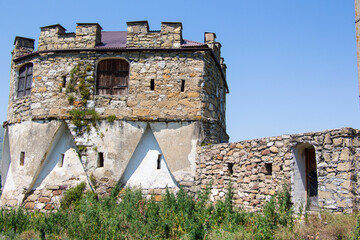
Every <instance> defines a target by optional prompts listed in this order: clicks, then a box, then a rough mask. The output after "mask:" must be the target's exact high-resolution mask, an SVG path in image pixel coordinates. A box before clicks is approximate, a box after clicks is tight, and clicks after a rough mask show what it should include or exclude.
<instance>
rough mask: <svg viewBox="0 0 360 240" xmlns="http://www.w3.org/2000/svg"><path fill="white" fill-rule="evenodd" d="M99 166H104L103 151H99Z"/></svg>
mask: <svg viewBox="0 0 360 240" xmlns="http://www.w3.org/2000/svg"><path fill="white" fill-rule="evenodd" d="M97 167H98V168H100V167H104V153H103V152H99V153H98V161H97Z"/></svg>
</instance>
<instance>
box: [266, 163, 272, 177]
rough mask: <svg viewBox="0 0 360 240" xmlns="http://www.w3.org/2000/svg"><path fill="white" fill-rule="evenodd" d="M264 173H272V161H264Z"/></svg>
mask: <svg viewBox="0 0 360 240" xmlns="http://www.w3.org/2000/svg"><path fill="white" fill-rule="evenodd" d="M265 175H272V163H265Z"/></svg>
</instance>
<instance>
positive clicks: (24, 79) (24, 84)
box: [16, 62, 34, 98]
mask: <svg viewBox="0 0 360 240" xmlns="http://www.w3.org/2000/svg"><path fill="white" fill-rule="evenodd" d="M33 71H34V64H33V63H31V62H29V63H26V64H24V65H22V66H21V67H20V68H19V71H18V81H17V87H16V97H17V98H23V97H27V96H30V95H31V88H32V79H33Z"/></svg>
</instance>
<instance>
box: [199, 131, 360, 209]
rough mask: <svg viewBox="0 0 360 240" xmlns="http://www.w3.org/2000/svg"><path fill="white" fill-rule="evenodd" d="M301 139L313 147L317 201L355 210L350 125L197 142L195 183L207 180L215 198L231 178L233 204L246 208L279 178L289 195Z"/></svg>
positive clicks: (358, 144) (359, 146)
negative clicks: (224, 141)
mask: <svg viewBox="0 0 360 240" xmlns="http://www.w3.org/2000/svg"><path fill="white" fill-rule="evenodd" d="M304 144H307V145H306V146H310V145H311V146H313V147H314V148H315V155H316V164H317V178H318V207H319V208H320V209H325V210H329V211H334V212H343V211H346V212H351V211H353V210H358V209H359V179H360V172H359V170H360V169H359V160H360V132H359V130H355V129H351V128H343V129H334V130H328V131H323V132H310V133H304V134H294V135H282V136H278V137H268V138H261V139H254V140H246V141H241V142H235V143H226V144H215V145H209V146H204V147H199V148H198V161H197V164H198V165H197V177H198V181H199V184H200V185H201V188H205V187H206V186H207V185H209V184H211V186H212V191H211V197H212V199H214V200H219V199H224V197H225V195H226V192H227V188H228V186H229V183H230V182H231V184H232V187H233V189H234V193H235V195H234V202H235V204H236V206H238V207H240V208H243V209H246V210H250V211H258V210H261V209H262V206H263V205H264V203H266V202H267V200H269V199H270V197H271V196H273V195H274V194H275V193H276V192H277V191H278V190H279V189H280V188H281V187H282V186H283V185H284V184H287V185H288V186H289V187H290V189H291V191H292V196H293V199H294V196H295V195H297V194H298V193H296V189H295V188H296V187H295V185H296V184H297V183H296V181H298V180H297V179H296V178H295V174H296V171H297V170H296V169H297V165H298V164H299V163H298V161H299V159H297V158H298V156H296V149H297V147H298V146H301V145H304ZM270 166H271V171H269V168H270ZM304 194H305V192H304ZM295 204H296V203H295ZM298 204H299V203H298ZM304 204H305V203H304ZM295 207H296V208H299V207H301V205H296V206H295Z"/></svg>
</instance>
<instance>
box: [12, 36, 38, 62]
mask: <svg viewBox="0 0 360 240" xmlns="http://www.w3.org/2000/svg"><path fill="white" fill-rule="evenodd" d="M34 41H35V40H34V39H31V38H24V37H18V36H17V37H15V41H14V45H15V47H14V51H13V57H14V58H16V57H20V56H22V55H26V54H29V53H32V52H33V51H34Z"/></svg>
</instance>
